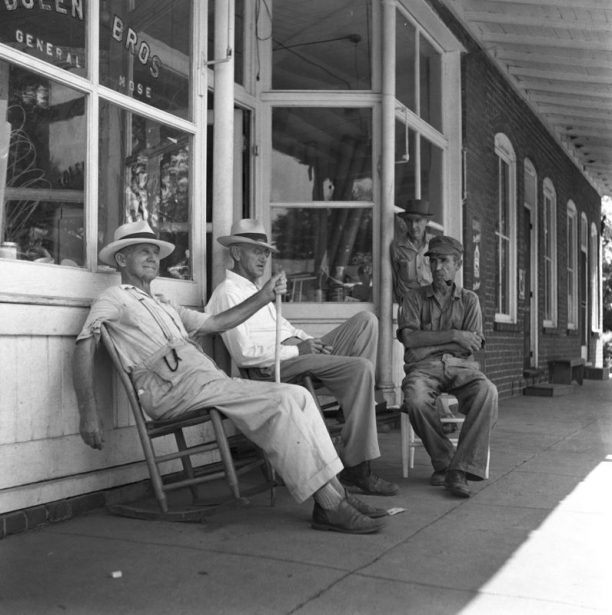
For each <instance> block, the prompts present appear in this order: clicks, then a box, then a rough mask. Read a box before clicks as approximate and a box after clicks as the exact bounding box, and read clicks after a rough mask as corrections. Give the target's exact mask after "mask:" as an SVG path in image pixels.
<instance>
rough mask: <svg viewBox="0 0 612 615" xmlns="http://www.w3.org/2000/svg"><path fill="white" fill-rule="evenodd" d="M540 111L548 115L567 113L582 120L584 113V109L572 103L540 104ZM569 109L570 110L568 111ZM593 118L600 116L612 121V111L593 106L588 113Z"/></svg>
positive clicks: (576, 119)
mask: <svg viewBox="0 0 612 615" xmlns="http://www.w3.org/2000/svg"><path fill="white" fill-rule="evenodd" d="M538 108H539V111H540V112H541V113H542V115H544V116H548V115H566V116H569V117H570V118H573V119H574V121H575V122H576V121H582V120H581V115H582V114H584V109H580V108H578V107H575V106H574V107H572V106H571V105H563V104H540V105H538ZM566 110H568V111H566ZM588 115H589V116H590V117H592V118H595V117H596V118H599V119H602V120H606V121H612V113H610V112H609V111H604V110H601V107H600V109H596V108H593V109H592V110H591V111H589V114H588Z"/></svg>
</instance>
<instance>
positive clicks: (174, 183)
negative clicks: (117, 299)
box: [98, 101, 193, 280]
mask: <svg viewBox="0 0 612 615" xmlns="http://www.w3.org/2000/svg"><path fill="white" fill-rule="evenodd" d="M192 149H193V148H192V139H191V136H190V135H189V134H187V133H185V132H182V131H180V130H178V129H176V128H173V127H169V126H166V125H164V124H162V123H160V122H158V121H156V120H153V119H151V118H147V117H143V116H140V115H136V114H134V113H130V112H129V111H126V110H124V109H122V108H120V107H118V106H116V105H113V104H111V103H109V102H104V101H102V102H101V103H100V147H99V158H100V173H99V198H98V201H99V206H98V244H99V248H101V247H102V246H103V245H105V244H106V243H108V242H109V241H111V240H112V237H113V232H114V230H115V229H116V228H117V227H118V226H119V225H121V224H124V223H125V222H133V221H136V220H146V221H147V222H148V223H149V225H150V226H151V228H153V230H154V231H155V232H156V233H158V235H159V237H160V238H161V239H164V240H166V241H170V242H171V243H173V244H175V246H176V248H175V250H174V252H173V253H172V254H171V255H170V256H169V257H168V258H166V259H164V260H163V261H162V263H161V269H160V275H161V276H162V277H170V278H178V279H183V280H186V279H191V278H192V266H191V199H190V186H191V152H192ZM99 269H101V270H104V269H105V267H104V265H100V266H99Z"/></svg>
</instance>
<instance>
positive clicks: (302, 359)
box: [206, 218, 399, 495]
mask: <svg viewBox="0 0 612 615" xmlns="http://www.w3.org/2000/svg"><path fill="white" fill-rule="evenodd" d="M218 241H219V243H220V244H221V245H223V246H226V247H227V248H229V250H230V256H231V258H232V261H233V269H231V270H228V271H227V272H226V278H225V280H224V281H223V282H222V283H221V284H219V286H217V288H215V290H214V291H213V294H212V296H211V298H210V301H209V302H208V305H207V306H206V311H207V312H210V313H212V314H219V313H222V312H224V311H225V310H228V309H231V308H232V307H235V306H237V305H239V304H240V303H241V302H242V301H245V300H247V299H248V298H249V297H251V296H253V295H254V294H256V293H257V292H258V290H259V288H260V286H261V278H262V276H263V275H264V272H265V268H266V263H267V260H268V257H269V256H270V254H271V252H277V250H276V248H275V247H274V246H273V245H271V244H270V243H269V242H268V237H267V235H266V231H265V229H264V226H263V224H262V223H261V222H260V221H259V220H256V219H253V218H247V219H244V220H238V221H237V222H235V223H234V224H233V225H232V229H231V234H230V235H226V236H223V237H219V238H218ZM277 327H278V328H279V329H280V332H279V333H280V341H281V343H280V345H277V344H276V339H275V338H276V335H275V332H276V330H277ZM222 337H223V341H224V342H225V345H226V346H227V348H228V350H229V353H230V355H231V356H232V359H233V360H234V362H235V363H236V365H238V367H241V368H249V369H250V372H251V374H254V376H255V377H260V378H262V379H271V378H273V377H274V375H275V374H274V371H275V369H274V368H275V358H276V357H275V355H277V354H278V355H279V358H280V372H281V373H280V378H281V379H282V380H283V381H291V380H292V379H294V378H296V377H298V376H299V375H301V374H304V373H308V374H311V375H313V376H315V377H316V378H318V379H319V380H321V381H322V382H323V384H324V385H325V386H326V388H328V389H329V390H330V391H331V393H332V394H333V395H334V396H335V397H336V399H337V400H338V402H339V404H340V405H341V406H342V409H343V411H344V416H345V424H344V426H343V429H342V445H343V447H342V452H341V456H342V461H343V463H344V465H345V469H344V471H343V472H342V473H341V474H340V477H339V478H340V481H341V482H342V483H343V484H344V485H345V486H346V487H347V488H348V489H353V490H355V491H358V492H361V493H367V494H370V495H395V494H396V493H397V492H398V491H399V487H398V486H397V485H396V484H395V483H391V482H389V481H386V480H384V479H383V478H381V477H380V476H377V475H376V474H375V473H374V472H372V471H371V469H370V460H372V459H376V458H378V457H380V451H379V448H378V434H377V428H376V412H375V406H376V403H375V399H374V384H375V373H374V371H375V369H374V365H375V361H376V352H377V347H378V320H377V319H376V316H374V314H371V313H369V312H360V313H359V314H356V315H355V316H353V317H352V318H350V319H349V320H347V321H346V322H345V323H343V324H342V325H340V326H339V327H336V328H335V329H334V330H332V331H330V332H329V333H326V334H325V335H324V336H323V337H321V338H320V339H319V338H314V337H312V336H311V335H308V334H307V333H305V332H304V331H302V330H301V329H297V328H296V327H294V326H293V325H292V324H291V323H290V322H289V321H288V320H286V319H285V318H282V316H281V315H278V314H277V311H276V310H275V309H274V307H273V306H272V305H271V304H269V303H268V304H267V305H265V306H264V307H262V308H261V309H260V310H258V311H257V312H256V313H255V314H254V315H253V316H252V317H251V318H249V319H247V320H245V321H244V322H243V323H242V324H241V325H239V326H237V327H235V328H233V329H229V330H227V331H225V332H224V333H223V334H222ZM258 374H259V375H258Z"/></svg>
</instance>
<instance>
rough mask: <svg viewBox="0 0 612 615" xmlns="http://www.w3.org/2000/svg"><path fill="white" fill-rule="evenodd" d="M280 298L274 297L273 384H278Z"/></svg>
mask: <svg viewBox="0 0 612 615" xmlns="http://www.w3.org/2000/svg"><path fill="white" fill-rule="evenodd" d="M280 346H281V296H280V295H279V294H277V295H276V343H275V345H274V382H276V384H280V381H281V377H280Z"/></svg>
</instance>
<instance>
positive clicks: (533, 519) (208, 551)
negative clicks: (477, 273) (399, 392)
mask: <svg viewBox="0 0 612 615" xmlns="http://www.w3.org/2000/svg"><path fill="white" fill-rule="evenodd" d="M380 441H381V446H382V449H383V458H382V460H379V461H378V462H377V463H375V464H374V465H375V469H376V470H377V471H379V472H380V473H381V474H382V475H383V476H384V477H385V478H389V479H392V480H397V481H398V482H399V483H400V485H401V491H400V494H399V495H398V496H396V497H393V498H385V499H384V500H383V499H381V498H364V499H367V500H368V501H370V502H372V503H376V504H377V505H384V506H386V507H391V506H400V507H405V508H406V512H404V513H401V514H398V515H396V516H393V517H390V518H389V520H388V524H387V527H386V529H385V530H384V531H383V532H382V533H381V534H378V535H372V536H350V535H343V534H337V533H332V532H317V531H314V530H312V529H310V527H309V520H310V513H311V509H312V504H311V503H308V504H304V505H301V506H298V505H297V504H295V503H294V502H293V501H292V500H291V499H290V498H289V496H288V495H287V492H286V490H284V489H282V488H281V489H279V490H278V501H277V504H276V506H275V507H273V508H271V507H270V506H269V505H268V500H267V496H266V495H265V494H262V495H259V496H257V497H255V498H253V499H252V500H251V505H250V506H248V507H242V508H238V507H235V506H231V507H224V508H223V509H220V510H218V511H217V512H216V513H215V514H212V515H211V516H209V517H208V518H207V522H206V523H205V524H201V525H200V524H179V523H168V522H159V521H140V520H134V519H127V518H121V517H115V516H111V515H109V514H107V513H106V512H105V511H103V510H100V511H96V512H94V513H90V514H87V515H84V516H81V517H77V518H74V519H72V520H70V521H66V522H63V523H57V524H54V525H50V526H47V527H44V528H42V529H38V530H32V531H29V532H26V533H24V534H18V535H13V536H9V537H7V538H5V539H4V540H2V541H0V613H3V614H6V615H17V614H22V613H23V614H27V615H31V614H36V613H41V614H42V613H44V614H49V613H75V614H87V615H88V614H92V613H101V614H102V613H104V614H113V615H114V614H121V613H147V614H148V615H152V614H158V613H164V614H165V613H169V614H173V615H180V614H192V613H214V614H223V613H227V614H243V613H247V614H253V613H282V614H286V613H298V614H300V615H305V614H308V613H313V614H314V613H317V614H327V613H330V614H332V613H333V614H334V615H341V614H344V613H352V614H362V613H363V614H374V613H380V614H385V615H387V614H396V613H397V614H412V613H415V614H418V615H434V614H458V613H461V614H462V615H475V614H478V615H491V614H493V615H498V614H509V615H517V614H521V615H528V614H531V613H534V614H535V613H537V615H548V614H550V615H570V614H571V615H578V614H585V615H586V614H587V613H588V614H591V615H592V614H593V613H606V614H609V613H611V612H612V582H611V579H612V572H611V570H610V559H611V556H612V531H611V528H612V381H606V382H602V381H585V384H584V386H582V387H578V386H577V385H576V386H575V387H574V388H573V391H572V392H571V393H570V394H569V395H566V396H563V397H552V398H544V397H517V398H514V399H511V400H506V401H504V402H502V403H501V405H500V419H499V422H498V425H497V427H496V430H495V432H494V436H493V441H492V446H491V478H490V480H489V481H487V482H483V483H471V486H472V487H473V491H474V495H473V497H472V498H470V499H469V500H461V499H455V498H453V497H451V496H450V495H448V494H447V492H446V491H445V490H444V489H442V488H434V487H430V486H429V484H428V479H429V475H430V474H431V467H430V465H429V463H428V461H427V458H426V455H425V453H424V452H423V451H422V450H419V451H417V454H416V456H417V466H416V467H415V468H414V471H413V472H412V473H411V476H410V478H409V479H402V478H401V457H400V442H399V431H391V432H389V433H383V434H381V435H380ZM113 571H121V576H120V577H119V578H113V577H112V575H111V573H112V572H113Z"/></svg>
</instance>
